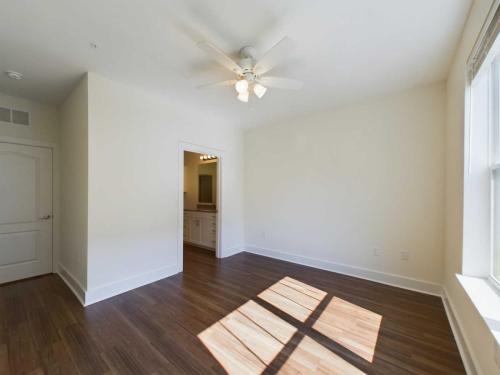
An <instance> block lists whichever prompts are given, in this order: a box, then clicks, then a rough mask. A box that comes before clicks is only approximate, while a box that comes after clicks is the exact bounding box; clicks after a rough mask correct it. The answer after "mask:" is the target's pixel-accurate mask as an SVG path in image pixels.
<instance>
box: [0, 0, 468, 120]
mask: <svg viewBox="0 0 500 375" xmlns="http://www.w3.org/2000/svg"><path fill="white" fill-rule="evenodd" d="M471 2H472V0H404V1H402V0H377V1H374V0H358V1H346V0H314V1H311V0H272V1H269V0H252V1H240V0H146V1H140V0H128V1H124V0H106V1H102V0H72V1H67V0H44V1H37V0H31V1H30V0H16V1H7V0H4V1H1V8H0V71H4V70H8V69H12V70H16V71H19V72H21V73H23V74H24V76H25V78H24V79H23V80H22V81H13V80H9V79H8V78H7V77H6V76H5V75H3V74H2V75H1V77H0V91H2V92H5V93H8V94H11V95H17V96H21V97H26V98H32V99H35V100H38V101H41V102H46V103H60V102H61V101H62V100H63V99H64V98H65V96H66V95H67V94H68V93H69V91H70V90H71V88H72V87H73V85H74V84H75V83H76V82H77V81H78V79H79V77H81V76H82V74H83V73H84V72H86V71H93V72H96V73H98V74H101V75H104V76H106V77H109V78H111V79H114V80H117V81H121V82H126V83H129V84H133V85H137V86H140V87H142V88H144V89H145V90H148V91H155V92H157V93H164V94H165V95H175V96H176V98H177V99H179V100H182V101H184V102H186V101H189V103H190V104H191V105H192V108H200V109H201V110H208V111H210V112H214V113H219V114H221V115H223V116H224V118H225V119H226V120H228V121H232V122H234V123H235V126H236V125H239V124H243V125H252V124H261V123H264V122H267V121H272V120H276V119H281V118H286V117H290V116H295V115H298V114H301V113H305V112H310V111H314V110H318V109H322V108H327V107H333V106H337V105H341V104H345V103H348V102H352V101H358V100H361V99H363V98H365V97H369V96H372V95H376V94H381V93H386V92H391V91H397V90H401V89H405V88H409V87H413V86H417V85H423V84H427V83H431V82H436V81H440V80H443V79H445V78H446V75H447V71H448V68H449V65H450V63H451V60H452V57H453V54H454V51H455V48H456V46H457V44H458V41H459V38H460V35H461V31H462V28H463V25H464V22H465V19H466V16H467V12H468V10H469V8H470V5H471ZM285 35H288V36H289V37H290V38H291V39H292V40H293V41H294V42H295V43H296V49H295V51H294V53H293V55H292V56H291V57H290V58H289V59H288V61H286V62H285V63H284V64H283V65H282V66H280V67H278V68H276V69H274V70H273V75H282V76H288V77H291V78H296V79H299V80H302V81H304V82H305V85H304V88H303V89H302V90H301V91H283V90H278V89H270V90H269V91H268V93H267V94H266V96H264V98H263V99H261V100H257V99H255V100H254V101H253V103H251V104H249V105H247V104H243V103H241V102H239V101H237V100H236V95H235V92H234V90H233V89H232V88H230V87H225V88H215V89H205V90H199V89H197V88H196V86H198V85H200V84H203V83H207V82H212V81H217V80H223V79H231V78H233V77H232V75H231V73H230V72H229V71H226V70H225V69H224V68H220V67H219V66H218V65H217V64H216V63H214V62H212V61H211V60H209V59H208V57H207V56H206V55H205V54H204V52H203V51H201V50H199V49H198V48H197V46H196V43H197V42H199V41H202V40H208V41H210V42H212V43H214V44H216V45H217V46H219V47H220V48H221V49H223V50H224V51H226V52H227V53H229V54H236V53H237V52H238V50H239V49H240V48H241V47H242V46H244V45H248V44H252V45H254V46H255V47H257V50H258V52H259V54H262V53H263V52H265V51H266V50H267V49H268V48H270V47H271V46H272V45H273V44H274V43H276V42H277V41H278V40H279V39H281V38H282V37H283V36H285ZM90 43H96V44H97V45H98V48H97V49H92V48H91V47H90Z"/></svg>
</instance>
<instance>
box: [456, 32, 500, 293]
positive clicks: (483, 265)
mask: <svg viewBox="0 0 500 375" xmlns="http://www.w3.org/2000/svg"><path fill="white" fill-rule="evenodd" d="M496 35H498V33H496V34H495V38H491V39H493V40H492V41H490V42H488V43H487V47H484V46H483V47H484V48H487V50H486V51H484V50H482V52H480V53H479V54H478V55H477V56H476V58H475V59H474V60H473V61H474V64H472V67H471V72H470V73H471V76H470V78H471V80H470V119H469V120H470V127H469V133H468V134H467V136H468V137H467V140H468V145H466V147H467V146H468V155H467V150H466V155H467V156H468V158H467V160H466V162H467V164H466V166H465V167H466V174H465V185H464V189H465V191H464V194H465V200H464V267H463V269H465V270H466V272H465V273H464V274H469V275H475V276H483V277H488V278H489V279H490V281H491V282H492V284H493V285H496V286H498V287H499V288H500V37H498V38H496ZM478 61H480V63H478Z"/></svg>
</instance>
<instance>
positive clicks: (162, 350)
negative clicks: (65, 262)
mask: <svg viewBox="0 0 500 375" xmlns="http://www.w3.org/2000/svg"><path fill="white" fill-rule="evenodd" d="M184 268H185V270H184V273H183V274H178V275H175V276H173V277H169V278H167V279H163V280H161V281H158V282H155V283H153V284H150V285H147V286H144V287H141V288H138V289H136V290H133V291H130V292H128V293H124V294H122V295H119V296H116V297H114V298H111V299H108V300H105V301H102V302H99V303H97V304H94V305H91V306H89V307H87V308H83V307H81V306H80V304H79V302H78V301H77V299H76V298H75V297H74V296H73V295H72V293H71V292H70V290H69V289H68V288H67V287H66V285H65V284H64V283H63V281H62V280H61V279H60V278H59V277H58V276H56V275H47V276H43V277H39V278H34V279H29V280H25V281H20V282H16V283H11V284H7V285H3V286H0V374H43V373H47V374H210V373H217V374H221V373H226V371H230V372H232V373H237V374H244V373H260V372H262V373H266V374H270V373H278V372H279V373H314V372H318V373H337V374H351V373H352V374H358V373H366V374H447V375H449V374H464V373H465V371H464V368H463V365H462V362H461V359H460V355H459V353H458V350H457V346H456V344H455V341H454V339H453V335H452V332H451V329H450V326H449V323H448V321H447V318H446V315H445V311H444V308H443V305H442V302H441V300H440V299H439V298H437V297H432V296H428V295H424V294H419V293H415V292H411V291H407V290H402V289H398V288H394V287H390V286H386V285H382V284H377V283H373V282H369V281H364V280H360V279H356V278H352V277H348V276H343V275H339V274H335V273H330V272H326V271H321V270H316V269H313V268H308V267H303V266H299V265H294V264H291V263H287V262H282V261H278V260H274V259H270V258H265V257H260V256H257V255H252V254H248V253H242V254H238V255H235V256H232V257H229V258H226V259H223V260H217V259H216V258H214V256H213V253H212V252H209V251H206V250H202V249H196V248H193V247H186V249H185V263H184Z"/></svg>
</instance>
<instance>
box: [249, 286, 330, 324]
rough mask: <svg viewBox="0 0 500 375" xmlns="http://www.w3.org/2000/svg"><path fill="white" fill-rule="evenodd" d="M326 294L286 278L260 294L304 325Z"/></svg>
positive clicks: (260, 296) (262, 297)
mask: <svg viewBox="0 0 500 375" xmlns="http://www.w3.org/2000/svg"><path fill="white" fill-rule="evenodd" d="M325 296H326V293H325V292H323V291H322V290H319V289H317V288H314V287H312V286H310V285H307V284H304V283H301V282H300V281H298V280H295V279H292V278H291V277H285V278H284V279H282V280H280V281H278V282H277V283H276V284H274V285H271V286H270V287H269V288H267V289H266V290H264V291H263V292H262V293H260V294H259V298H261V299H263V300H264V301H266V302H267V303H270V304H271V305H273V306H274V307H276V308H278V309H280V310H281V311H283V312H286V313H287V314H288V315H290V316H293V317H294V318H295V319H297V320H299V321H301V322H302V323H303V322H305V321H306V320H307V318H309V316H310V315H311V313H312V312H313V311H314V310H315V309H316V308H317V307H318V305H319V304H320V302H321V301H322V300H323V298H325Z"/></svg>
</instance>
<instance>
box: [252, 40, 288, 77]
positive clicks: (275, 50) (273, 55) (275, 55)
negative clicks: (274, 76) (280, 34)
mask: <svg viewBox="0 0 500 375" xmlns="http://www.w3.org/2000/svg"><path fill="white" fill-rule="evenodd" d="M293 48H294V43H293V42H292V40H291V39H290V38H289V37H287V36H285V37H284V38H283V39H281V40H280V41H279V42H278V43H276V44H275V45H274V46H273V47H272V48H271V49H270V50H269V51H267V52H266V54H265V55H264V56H263V57H262V58H261V59H260V60H259V61H257V64H255V71H256V72H257V74H264V73H266V72H268V71H270V70H271V69H272V68H274V67H275V66H276V65H278V64H279V63H280V62H281V61H283V60H284V59H286V58H287V57H288V56H289V55H290V53H291V52H292V50H293Z"/></svg>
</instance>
